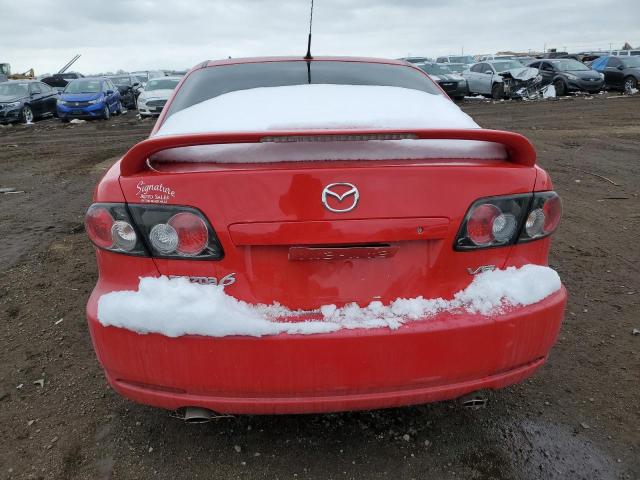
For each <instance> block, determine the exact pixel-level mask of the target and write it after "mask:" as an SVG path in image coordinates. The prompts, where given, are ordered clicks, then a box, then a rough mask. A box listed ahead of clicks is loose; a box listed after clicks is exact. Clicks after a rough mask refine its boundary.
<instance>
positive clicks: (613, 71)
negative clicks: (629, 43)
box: [603, 56, 640, 92]
mask: <svg viewBox="0 0 640 480" xmlns="http://www.w3.org/2000/svg"><path fill="white" fill-rule="evenodd" d="M603 73H604V84H605V86H606V87H607V88H613V89H616V90H622V91H624V92H632V91H633V89H637V88H638V84H639V83H640V56H636V57H609V58H608V60H607V63H606V65H605V67H604V71H603Z"/></svg>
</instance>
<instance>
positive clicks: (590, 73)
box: [529, 58, 604, 96]
mask: <svg viewBox="0 0 640 480" xmlns="http://www.w3.org/2000/svg"><path fill="white" fill-rule="evenodd" d="M529 66H530V67H532V68H537V69H539V70H540V75H542V78H543V81H544V83H550V84H553V86H554V88H555V90H556V95H558V96H562V95H565V94H566V93H567V92H571V91H585V92H589V93H596V92H599V91H600V90H602V86H603V84H604V75H603V74H602V73H600V72H597V71H595V70H592V69H590V68H589V67H587V66H586V65H585V64H583V63H580V62H579V61H577V60H574V59H572V58H555V59H548V60H538V61H536V62H533V63H531V64H530V65H529Z"/></svg>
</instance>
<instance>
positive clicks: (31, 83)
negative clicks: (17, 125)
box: [0, 80, 58, 123]
mask: <svg viewBox="0 0 640 480" xmlns="http://www.w3.org/2000/svg"><path fill="white" fill-rule="evenodd" d="M57 98H58V92H57V91H56V90H55V89H53V88H51V87H50V86H49V85H47V84H45V83H42V82H39V81H36V80H9V81H7V82H2V83H0V123H10V122H22V123H31V122H33V120H35V119H36V118H42V117H50V116H53V115H55V114H56V101H57Z"/></svg>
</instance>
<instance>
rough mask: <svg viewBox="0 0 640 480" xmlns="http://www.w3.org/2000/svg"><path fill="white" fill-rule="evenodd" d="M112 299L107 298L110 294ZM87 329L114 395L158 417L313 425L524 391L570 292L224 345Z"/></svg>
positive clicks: (92, 313) (92, 307)
mask: <svg viewBox="0 0 640 480" xmlns="http://www.w3.org/2000/svg"><path fill="white" fill-rule="evenodd" d="M103 293H104V292H103ZM99 295H100V293H99V292H98V289H97V288H96V290H94V293H93V294H92V296H91V299H90V301H89V304H88V306H87V315H88V321H89V329H90V331H91V336H92V340H93V344H94V347H95V349H96V353H97V356H98V359H99V360H100V362H101V364H102V366H103V368H104V370H105V372H106V375H107V378H108V380H109V383H110V384H111V385H112V387H113V388H114V389H115V390H116V391H117V392H119V393H120V394H122V395H123V396H125V397H127V398H129V399H131V400H133V401H136V402H139V403H144V404H148V405H153V406H156V407H161V408H167V409H177V408H180V407H186V406H199V407H204V408H208V409H211V410H214V411H216V412H220V413H238V414H276V413H310V412H332V411H345V410H359V409H372V408H387V407H397V406H401V405H411V404H420V403H427V402H433V401H440V400H446V399H452V398H457V397H460V396H463V395H465V394H467V393H470V392H473V391H476V390H481V389H497V388H502V387H504V386H506V385H509V384H512V383H516V382H519V381H521V380H523V379H524V378H526V377H528V376H530V375H531V374H533V372H534V371H535V370H536V369H537V368H538V367H540V366H541V365H542V364H543V363H544V361H545V359H546V357H547V355H548V352H549V350H550V349H551V347H552V345H553V343H554V342H555V339H556V337H557V334H558V331H559V328H560V324H561V322H562V318H563V315H564V307H565V303H566V297H567V294H566V291H565V289H564V288H562V289H561V290H560V291H558V292H556V293H554V294H553V295H551V296H549V297H547V298H546V299H544V300H543V301H541V302H539V303H537V304H534V305H530V306H527V307H522V308H517V309H512V310H510V311H509V312H508V313H503V314H501V315H499V316H482V315H473V314H440V315H438V316H436V317H433V318H429V319H425V320H421V321H414V322H410V323H407V324H405V325H404V326H402V327H400V328H399V329H397V330H390V329H387V328H380V329H358V330H340V331H338V332H334V333H330V334H317V335H287V334H282V335H274V336H265V337H260V338H258V337H244V336H230V337H222V338H212V337H200V336H183V337H178V338H169V337H166V336H163V335H159V334H146V335H141V334H138V333H135V332H132V331H129V330H126V329H122V328H115V327H104V326H102V324H100V323H99V322H98V321H97V318H96V311H97V299H98V297H99Z"/></svg>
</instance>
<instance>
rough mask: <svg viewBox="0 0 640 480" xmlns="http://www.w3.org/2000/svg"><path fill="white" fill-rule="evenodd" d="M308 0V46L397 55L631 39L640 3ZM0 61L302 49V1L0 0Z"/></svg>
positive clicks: (169, 62)
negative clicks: (311, 5)
mask: <svg viewBox="0 0 640 480" xmlns="http://www.w3.org/2000/svg"><path fill="white" fill-rule="evenodd" d="M572 3H574V2H563V1H559V0H536V1H533V0H531V1H526V0H525V1H522V0H500V1H497V0H482V1H472V0H438V1H432V0H395V1H391V0H388V1H383V0H315V10H314V28H313V48H312V51H313V54H314V55H366V56H379V57H392V58H397V57H403V56H407V55H408V54H411V55H425V56H433V55H440V54H448V53H455V54H458V53H460V52H461V51H462V49H463V48H464V52H465V53H471V54H477V53H494V52H496V51H498V50H522V51H527V50H528V49H537V50H542V49H543V48H544V47H545V45H546V47H547V48H553V47H556V48H559V49H563V48H565V47H566V48H567V49H569V50H572V51H580V50H585V49H597V48H609V44H610V43H612V44H613V47H614V48H620V47H621V46H622V44H623V43H624V42H625V41H628V42H630V43H631V44H632V45H633V46H634V47H636V46H638V47H640V0H615V1H608V0H582V1H580V2H575V4H579V5H580V6H579V7H577V6H573V5H572ZM0 20H1V26H0V62H8V63H11V65H12V70H13V71H14V72H20V71H24V70H27V69H28V68H31V67H33V68H35V70H36V74H41V73H46V72H55V71H57V70H59V69H60V68H61V67H62V66H63V65H64V64H65V63H66V62H67V61H68V60H69V59H70V58H71V57H73V55H75V54H76V53H80V54H82V58H80V60H78V62H77V63H76V64H75V65H74V66H73V68H72V70H75V71H79V72H82V73H85V74H87V73H96V72H104V71H115V70H117V69H124V70H140V69H154V68H165V69H183V68H190V67H192V66H193V65H195V64H196V63H198V62H200V61H202V60H206V59H217V58H226V57H228V56H232V57H245V56H256V55H303V54H304V53H305V51H306V41H307V29H308V21H309V2H308V1H306V0H304V1H302V0H233V1H214V0H157V1H152V0H84V1H79V0H29V1H28V2H23V1H18V0H0Z"/></svg>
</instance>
